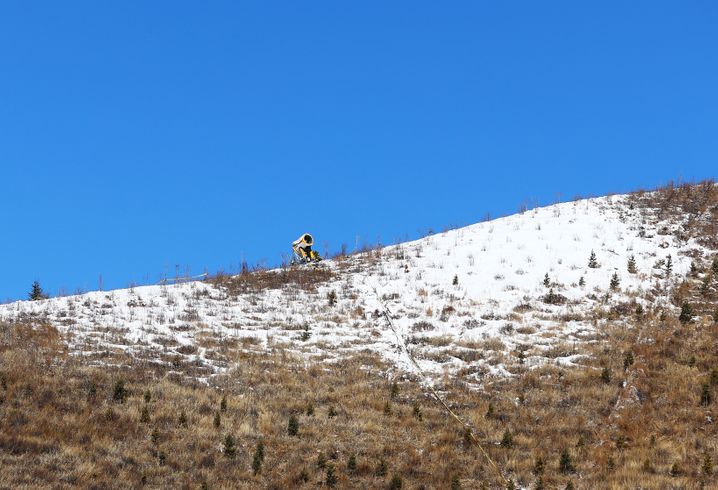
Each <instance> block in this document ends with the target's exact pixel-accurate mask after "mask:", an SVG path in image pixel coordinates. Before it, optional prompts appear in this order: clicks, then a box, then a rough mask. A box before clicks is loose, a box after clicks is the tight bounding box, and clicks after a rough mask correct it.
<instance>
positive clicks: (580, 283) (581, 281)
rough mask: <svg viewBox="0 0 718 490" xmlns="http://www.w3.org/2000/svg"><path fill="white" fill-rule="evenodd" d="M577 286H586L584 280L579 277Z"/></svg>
mask: <svg viewBox="0 0 718 490" xmlns="http://www.w3.org/2000/svg"><path fill="white" fill-rule="evenodd" d="M578 285H579V286H581V287H584V286H585V285H586V279H584V278H583V276H581V278H580V279H579V280H578Z"/></svg>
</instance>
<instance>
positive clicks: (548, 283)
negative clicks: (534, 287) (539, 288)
mask: <svg viewBox="0 0 718 490" xmlns="http://www.w3.org/2000/svg"><path fill="white" fill-rule="evenodd" d="M543 285H544V286H545V287H550V286H551V278H550V277H548V272H547V273H546V275H545V276H543Z"/></svg>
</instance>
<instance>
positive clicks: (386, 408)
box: [384, 402, 391, 416]
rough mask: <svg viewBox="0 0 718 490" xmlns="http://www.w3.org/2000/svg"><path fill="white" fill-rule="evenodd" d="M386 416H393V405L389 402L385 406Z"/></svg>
mask: <svg viewBox="0 0 718 490" xmlns="http://www.w3.org/2000/svg"><path fill="white" fill-rule="evenodd" d="M384 415H387V416H388V415H391V403H389V402H386V403H385V404H384Z"/></svg>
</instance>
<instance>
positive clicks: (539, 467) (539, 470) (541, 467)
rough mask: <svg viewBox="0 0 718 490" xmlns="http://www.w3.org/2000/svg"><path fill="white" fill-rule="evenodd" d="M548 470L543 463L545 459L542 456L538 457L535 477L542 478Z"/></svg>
mask: <svg viewBox="0 0 718 490" xmlns="http://www.w3.org/2000/svg"><path fill="white" fill-rule="evenodd" d="M545 469H546V465H545V463H544V461H543V458H542V457H541V456H538V457H537V458H536V460H535V461H534V475H536V476H541V475H543V472H544V470H545Z"/></svg>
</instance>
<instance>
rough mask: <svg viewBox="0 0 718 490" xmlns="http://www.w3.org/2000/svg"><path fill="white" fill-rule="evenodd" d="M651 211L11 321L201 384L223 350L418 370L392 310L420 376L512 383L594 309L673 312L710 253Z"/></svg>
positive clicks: (589, 325)
mask: <svg viewBox="0 0 718 490" xmlns="http://www.w3.org/2000/svg"><path fill="white" fill-rule="evenodd" d="M653 211H655V210H653V209H651V208H636V207H633V209H632V207H631V205H630V204H629V203H628V197H627V196H612V197H604V198H598V199H588V200H580V201H575V202H570V203H564V204H557V205H554V206H549V207H545V208H538V209H534V210H531V211H526V212H524V213H521V214H517V215H514V216H510V217H507V218H501V219H497V220H493V221H489V222H485V223H480V224H476V225H473V226H468V227H466V228H461V229H457V230H451V231H446V232H444V233H441V234H437V235H432V236H429V237H426V238H423V239H421V240H418V241H415V242H410V243H404V244H400V245H396V246H391V247H386V248H383V249H377V250H373V251H368V252H366V253H363V254H358V255H354V256H348V257H338V258H336V259H334V260H328V261H325V262H324V263H323V267H324V268H325V270H324V271H313V270H311V269H302V270H296V269H293V270H284V271H283V270H276V271H263V272H257V273H255V274H254V276H253V277H247V278H242V277H235V278H220V279H217V280H214V281H209V282H193V283H189V284H179V285H163V286H148V287H136V288H132V289H127V290H118V291H109V292H93V293H88V294H84V295H80V296H70V297H65V298H54V299H50V300H48V301H41V302H18V303H13V304H9V305H4V306H1V307H0V320H3V321H12V320H17V319H22V318H30V319H44V320H47V321H48V322H49V323H50V324H52V325H55V326H57V327H58V328H59V329H60V331H61V332H63V333H65V334H67V335H68V337H69V338H70V339H71V343H70V348H71V350H72V351H73V352H75V353H76V354H77V355H82V356H86V357H88V358H90V359H96V358H98V356H102V354H103V353H104V352H106V351H108V350H122V351H124V352H126V353H127V354H128V355H131V356H137V357H140V358H143V359H149V360H156V361H159V362H172V361H173V359H176V358H181V359H182V360H184V361H187V362H192V363H194V364H195V365H196V367H197V372H196V375H197V376H198V377H203V378H206V377H208V376H211V375H213V374H216V373H221V372H223V371H224V370H226V369H227V368H229V367H231V365H230V363H229V362H228V359H227V358H226V357H225V356H223V355H222V352H221V349H218V348H217V347H216V344H217V342H239V343H241V344H243V345H244V346H245V347H246V349H248V350H254V351H256V350H266V349H283V350H286V351H288V352H291V353H301V354H303V355H304V356H305V357H306V358H307V359H308V360H311V361H312V362H315V361H318V360H325V361H332V360H337V359H341V358H342V357H344V356H346V355H347V354H350V353H353V352H359V351H363V350H369V351H372V352H377V353H380V354H381V355H382V356H383V357H384V358H385V359H387V360H388V361H390V362H391V363H392V364H394V365H396V366H398V367H402V368H405V369H410V366H409V365H408V364H407V358H406V355H404V354H403V353H402V351H401V349H400V348H399V346H400V344H401V342H402V339H398V338H397V335H396V334H395V332H393V331H392V330H391V329H390V328H388V327H387V324H386V321H385V319H384V318H383V316H382V315H381V314H380V313H381V312H383V309H384V308H388V310H389V311H390V312H391V314H392V315H393V317H394V318H395V322H394V324H395V326H396V327H397V329H398V330H399V332H398V333H399V334H400V336H401V337H402V338H403V340H404V341H405V342H406V344H407V346H408V348H409V349H410V350H411V351H412V353H413V354H414V356H415V357H416V359H417V360H419V362H420V364H421V366H422V368H423V369H424V370H425V371H427V372H431V373H443V372H444V371H449V372H451V373H460V374H461V376H462V379H463V380H464V381H466V382H469V383H480V380H481V377H482V376H484V375H487V374H489V375H490V374H498V375H507V374H510V372H511V370H512V366H513V365H515V364H516V361H517V356H518V357H520V358H521V359H520V360H521V362H526V363H527V364H528V365H539V364H541V363H543V362H547V361H551V362H557V363H564V364H571V363H573V362H575V361H576V360H577V359H578V358H579V357H580V355H581V350H580V347H579V346H580V344H582V343H584V342H589V341H592V340H594V339H595V338H596V327H597V324H598V322H600V321H601V320H600V318H597V316H596V313H595V312H596V310H597V309H598V308H603V307H606V306H610V305H620V304H621V303H624V302H627V301H639V302H642V303H643V304H644V305H646V304H647V302H648V301H650V302H652V303H654V304H659V305H660V304H665V303H666V298H665V296H664V295H663V294H662V292H663V291H665V288H666V287H667V286H668V285H670V284H671V283H672V282H673V281H675V280H678V279H679V278H680V277H682V276H684V275H685V274H686V273H687V271H688V269H689V267H690V263H691V260H690V257H692V256H696V255H700V254H702V253H703V252H704V251H703V248H702V247H701V246H700V245H698V244H697V243H696V242H695V241H694V240H692V239H688V240H680V239H679V238H677V237H676V234H675V233H674V231H675V230H676V229H680V228H681V227H682V226H683V224H684V223H683V222H681V221H680V220H675V219H666V220H652V219H649V217H650V214H651V213H652V212H653ZM591 253H594V254H595V258H596V263H595V264H591V265H593V266H594V267H591V266H589V262H590V256H591ZM669 256H670V257H671V259H670V260H671V262H672V267H671V269H672V270H667V266H666V261H667V260H668V257H669ZM631 257H633V258H634V260H635V270H634V271H633V273H630V272H628V270H627V263H628V261H629V259H630V258H631ZM614 273H615V274H617V279H618V281H619V284H617V285H616V287H614V288H613V290H612V288H611V279H612V276H613V274H614ZM297 276H305V277H297ZM646 293H649V294H650V298H648V297H647V296H646ZM330 295H331V298H332V299H331V300H330ZM100 362H101V360H100Z"/></svg>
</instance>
